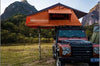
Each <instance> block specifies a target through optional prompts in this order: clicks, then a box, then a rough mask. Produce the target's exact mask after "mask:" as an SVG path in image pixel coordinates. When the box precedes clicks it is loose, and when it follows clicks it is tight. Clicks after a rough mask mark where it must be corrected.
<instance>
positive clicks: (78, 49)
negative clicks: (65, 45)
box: [71, 47, 93, 57]
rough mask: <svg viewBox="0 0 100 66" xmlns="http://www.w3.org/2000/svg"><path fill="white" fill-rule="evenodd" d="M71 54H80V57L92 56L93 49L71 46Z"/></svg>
mask: <svg viewBox="0 0 100 66" xmlns="http://www.w3.org/2000/svg"><path fill="white" fill-rule="evenodd" d="M71 50H72V52H71V54H72V56H73V57H75V56H81V57H92V56H93V51H92V47H72V48H71Z"/></svg>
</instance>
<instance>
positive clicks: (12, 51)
mask: <svg viewBox="0 0 100 66" xmlns="http://www.w3.org/2000/svg"><path fill="white" fill-rule="evenodd" d="M52 44H53V43H42V44H41V50H42V51H41V54H42V59H41V60H39V49H38V43H37V44H31V45H30V44H29V45H28V44H25V45H20V46H1V66H55V61H54V60H53V59H52V56H53V55H52Z"/></svg>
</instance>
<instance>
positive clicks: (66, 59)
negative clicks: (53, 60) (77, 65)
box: [59, 57, 99, 63]
mask: <svg viewBox="0 0 100 66" xmlns="http://www.w3.org/2000/svg"><path fill="white" fill-rule="evenodd" d="M91 59H92V60H91ZM93 59H94V60H93ZM95 59H97V60H96V61H95ZM59 60H60V61H63V62H85V63H99V58H89V57H59Z"/></svg>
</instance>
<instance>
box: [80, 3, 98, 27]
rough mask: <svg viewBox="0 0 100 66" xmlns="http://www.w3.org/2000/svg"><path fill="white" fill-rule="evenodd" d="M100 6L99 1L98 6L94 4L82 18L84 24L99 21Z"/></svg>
mask: <svg viewBox="0 0 100 66" xmlns="http://www.w3.org/2000/svg"><path fill="white" fill-rule="evenodd" d="M99 8H100V3H98V4H97V5H96V6H94V7H93V8H92V9H91V10H90V11H89V13H88V14H87V15H86V16H84V17H83V19H82V25H83V26H86V25H92V24H94V23H99Z"/></svg>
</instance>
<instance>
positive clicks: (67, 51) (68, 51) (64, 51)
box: [62, 47, 71, 55]
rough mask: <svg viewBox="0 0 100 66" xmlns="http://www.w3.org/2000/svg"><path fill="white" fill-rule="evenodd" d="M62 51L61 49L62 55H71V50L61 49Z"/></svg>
mask: <svg viewBox="0 0 100 66" xmlns="http://www.w3.org/2000/svg"><path fill="white" fill-rule="evenodd" d="M62 49H63V51H62V54H63V55H66V54H69V53H71V49H70V48H69V47H63V48H62Z"/></svg>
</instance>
